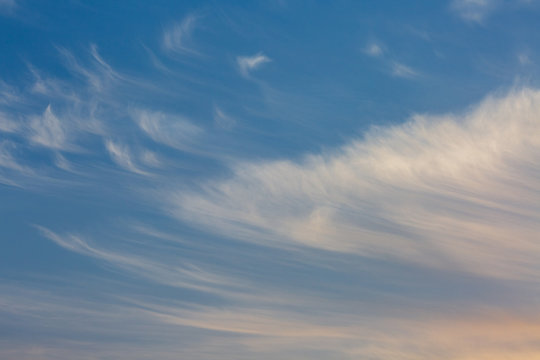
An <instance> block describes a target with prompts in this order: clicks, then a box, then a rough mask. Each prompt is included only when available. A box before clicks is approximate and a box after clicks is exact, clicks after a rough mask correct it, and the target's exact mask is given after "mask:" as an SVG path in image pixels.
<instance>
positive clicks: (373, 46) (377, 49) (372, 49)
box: [364, 43, 383, 57]
mask: <svg viewBox="0 0 540 360" xmlns="http://www.w3.org/2000/svg"><path fill="white" fill-rule="evenodd" d="M364 52H365V53H366V54H368V55H369V56H373V57H378V56H381V55H382V54H383V49H382V47H381V45H379V44H377V43H370V44H368V45H367V46H366V48H365V49H364Z"/></svg>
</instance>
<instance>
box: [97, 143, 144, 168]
mask: <svg viewBox="0 0 540 360" xmlns="http://www.w3.org/2000/svg"><path fill="white" fill-rule="evenodd" d="M105 148H106V149H107V151H108V152H109V155H110V157H111V159H112V160H113V161H114V162H115V163H116V164H118V165H119V166H120V167H122V168H124V169H126V170H129V171H131V172H133V173H136V174H139V175H149V174H148V173H147V172H145V171H143V170H141V169H139V167H138V166H136V165H135V163H134V161H133V156H132V154H131V151H130V150H129V147H128V146H127V145H124V144H120V143H116V142H113V141H112V140H106V141H105Z"/></svg>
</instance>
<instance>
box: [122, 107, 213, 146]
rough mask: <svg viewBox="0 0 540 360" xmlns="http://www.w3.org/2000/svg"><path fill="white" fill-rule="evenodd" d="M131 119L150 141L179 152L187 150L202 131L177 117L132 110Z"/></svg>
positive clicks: (157, 112)
mask: <svg viewBox="0 0 540 360" xmlns="http://www.w3.org/2000/svg"><path fill="white" fill-rule="evenodd" d="M131 117H132V118H133V120H134V121H135V122H136V123H137V124H138V125H139V128H140V129H141V130H142V131H144V133H145V134H146V135H148V136H149V137H150V138H151V139H152V140H154V141H155V142H157V143H161V144H163V145H167V146H170V147H173V148H176V149H180V150H187V149H188V148H189V146H190V145H191V144H192V143H193V141H194V139H195V138H196V137H197V136H199V135H200V134H201V133H202V132H203V131H202V129H201V128H199V127H198V126H196V125H194V124H192V123H191V122H190V121H189V120H187V119H185V118H183V117H181V116H178V115H170V114H166V113H162V112H159V111H149V110H141V109H134V110H132V111H131Z"/></svg>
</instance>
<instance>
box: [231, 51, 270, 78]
mask: <svg viewBox="0 0 540 360" xmlns="http://www.w3.org/2000/svg"><path fill="white" fill-rule="evenodd" d="M270 61H272V60H271V59H270V58H269V57H268V56H266V55H264V54H263V53H257V54H255V55H253V56H238V57H237V58H236V64H237V65H238V70H239V71H240V74H242V76H244V77H248V76H249V74H250V72H251V71H253V70H256V69H258V68H260V67H261V66H262V65H263V64H265V63H267V62H270Z"/></svg>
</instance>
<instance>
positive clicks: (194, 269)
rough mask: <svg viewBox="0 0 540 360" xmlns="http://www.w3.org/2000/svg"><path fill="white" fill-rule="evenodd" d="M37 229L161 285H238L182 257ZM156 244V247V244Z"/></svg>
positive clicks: (62, 243)
mask: <svg viewBox="0 0 540 360" xmlns="http://www.w3.org/2000/svg"><path fill="white" fill-rule="evenodd" d="M35 228H37V229H38V230H39V232H40V233H41V234H42V235H43V236H44V237H46V238H47V239H49V240H51V241H52V242H54V243H55V244H56V245H58V246H60V247H62V248H64V249H66V250H69V251H73V252H75V253H78V254H81V255H85V256H89V257H92V258H95V259H98V260H100V261H103V262H106V263H108V264H110V265H113V266H115V267H117V268H120V269H123V270H124V271H127V272H130V273H134V274H136V275H137V276H141V277H144V278H147V279H149V280H152V281H155V282H157V283H160V284H165V285H169V286H176V287H184V288H192V289H199V290H204V291H210V292H211V291H217V289H214V288H212V287H211V286H210V285H214V286H216V287H217V288H219V287H220V286H225V285H234V281H233V280H231V279H228V278H226V277H225V276H222V275H219V274H214V273H212V272H210V271H205V270H204V269H201V268H200V267H198V266H195V265H193V264H191V263H189V262H188V260H187V259H182V258H181V257H178V256H175V257H173V258H172V259H171V254H168V255H167V254H163V253H160V254H159V255H160V256H159V257H158V258H156V257H152V253H151V252H150V250H146V251H144V250H141V249H137V248H130V247H128V248H126V247H124V248H123V249H122V251H114V250H110V249H105V248H103V247H100V246H99V245H97V244H92V243H90V242H89V241H87V240H85V239H84V238H83V237H81V236H80V235H76V234H66V235H59V234H57V233H55V232H53V231H51V230H49V229H47V228H45V227H43V226H39V225H35ZM153 245H154V246H155V243H154V244H153ZM182 260H183V261H182Z"/></svg>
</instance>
